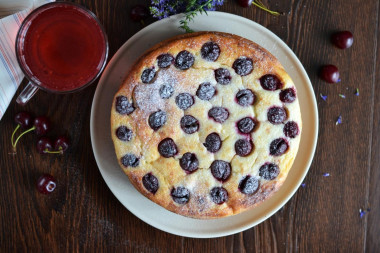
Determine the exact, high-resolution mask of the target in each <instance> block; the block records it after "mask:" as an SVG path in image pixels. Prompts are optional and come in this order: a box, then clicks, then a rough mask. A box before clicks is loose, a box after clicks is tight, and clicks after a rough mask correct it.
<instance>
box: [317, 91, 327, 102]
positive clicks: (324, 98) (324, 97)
mask: <svg viewBox="0 0 380 253" xmlns="http://www.w3.org/2000/svg"><path fill="white" fill-rule="evenodd" d="M319 95H320V96H321V98H322V99H323V100H325V101H326V100H327V95H326V96H324V95H322V93H320V94H319Z"/></svg>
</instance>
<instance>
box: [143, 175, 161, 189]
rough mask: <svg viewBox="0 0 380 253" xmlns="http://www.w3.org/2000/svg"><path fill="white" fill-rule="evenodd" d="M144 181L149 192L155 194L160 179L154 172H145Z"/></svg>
mask: <svg viewBox="0 0 380 253" xmlns="http://www.w3.org/2000/svg"><path fill="white" fill-rule="evenodd" d="M142 183H143V185H144V187H145V189H147V190H148V191H149V192H151V193H153V194H155V193H156V192H157V190H158V187H159V184H158V179H157V178H156V177H155V176H153V174H152V173H148V174H145V176H143V178H142Z"/></svg>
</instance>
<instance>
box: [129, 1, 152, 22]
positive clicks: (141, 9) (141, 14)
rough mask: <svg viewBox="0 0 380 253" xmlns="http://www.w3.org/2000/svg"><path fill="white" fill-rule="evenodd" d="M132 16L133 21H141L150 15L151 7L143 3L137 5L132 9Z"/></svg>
mask: <svg viewBox="0 0 380 253" xmlns="http://www.w3.org/2000/svg"><path fill="white" fill-rule="evenodd" d="M130 17H131V19H132V20H133V21H136V22H140V21H142V20H144V19H146V18H148V17H149V9H148V8H147V7H146V6H144V5H141V4H138V5H135V6H134V7H132V9H131V13H130Z"/></svg>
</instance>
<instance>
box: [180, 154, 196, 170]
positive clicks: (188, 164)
mask: <svg viewBox="0 0 380 253" xmlns="http://www.w3.org/2000/svg"><path fill="white" fill-rule="evenodd" d="M179 165H180V166H181V168H182V169H183V170H184V171H186V173H192V172H194V171H196V170H197V169H198V166H199V161H198V158H197V156H196V155H195V154H194V153H190V152H187V153H185V154H183V156H182V157H181V158H180V159H179Z"/></svg>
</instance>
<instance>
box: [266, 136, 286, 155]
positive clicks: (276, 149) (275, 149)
mask: <svg viewBox="0 0 380 253" xmlns="http://www.w3.org/2000/svg"><path fill="white" fill-rule="evenodd" d="M288 148H289V144H288V142H287V141H286V140H285V139H283V138H278V139H275V140H273V141H272V142H271V143H270V145H269V153H270V154H271V155H273V156H280V155H282V154H284V153H285V152H286V151H288Z"/></svg>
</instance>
